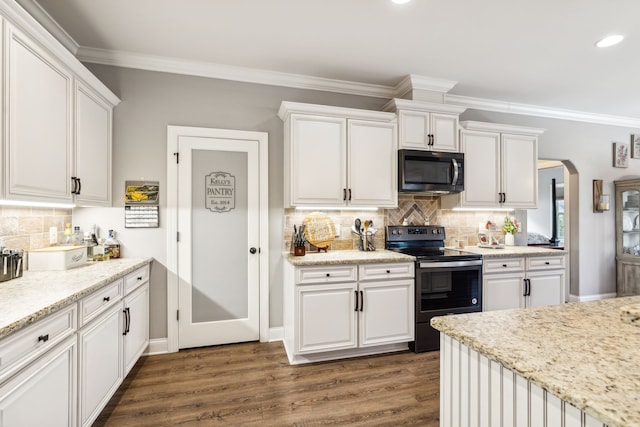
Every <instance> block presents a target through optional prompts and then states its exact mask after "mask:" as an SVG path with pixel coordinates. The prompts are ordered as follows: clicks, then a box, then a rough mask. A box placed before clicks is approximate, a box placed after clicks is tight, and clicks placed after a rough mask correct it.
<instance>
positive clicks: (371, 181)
mask: <svg viewBox="0 0 640 427" xmlns="http://www.w3.org/2000/svg"><path fill="white" fill-rule="evenodd" d="M279 116H280V118H281V119H282V120H283V121H284V122H285V132H284V136H285V148H284V157H285V158H284V166H285V168H284V182H285V205H286V206H326V207H342V206H360V207H395V206H397V203H398V200H397V155H398V154H397V138H396V133H397V129H396V121H395V114H392V113H383V112H376V111H366V110H356V109H350V108H339V107H327V106H321V105H310V104H298V103H292V102H283V103H282V105H281V107H280V112H279Z"/></svg>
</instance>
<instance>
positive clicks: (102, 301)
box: [79, 279, 122, 327]
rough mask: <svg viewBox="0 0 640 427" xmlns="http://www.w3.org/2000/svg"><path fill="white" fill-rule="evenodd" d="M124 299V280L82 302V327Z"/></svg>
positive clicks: (80, 304)
mask: <svg viewBox="0 0 640 427" xmlns="http://www.w3.org/2000/svg"><path fill="white" fill-rule="evenodd" d="M121 299H122V279H119V280H116V281H115V282H113V283H111V284H109V285H107V286H105V287H104V288H102V289H99V290H97V291H95V292H94V293H92V294H91V295H89V296H87V297H84V298H83V299H81V300H80V303H79V310H80V322H79V323H80V327H82V326H83V325H86V324H87V323H88V322H90V321H91V320H92V319H94V318H95V317H96V316H99V315H100V313H102V312H104V311H105V310H106V309H108V308H109V307H111V306H112V305H114V304H117V303H118V302H119V301H120V300H121Z"/></svg>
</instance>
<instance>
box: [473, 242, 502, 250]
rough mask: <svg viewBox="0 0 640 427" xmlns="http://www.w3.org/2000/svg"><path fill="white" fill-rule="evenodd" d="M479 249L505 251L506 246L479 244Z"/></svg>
mask: <svg viewBox="0 0 640 427" xmlns="http://www.w3.org/2000/svg"><path fill="white" fill-rule="evenodd" d="M478 247H479V248H487V249H504V245H483V244H482V243H480V244H478Z"/></svg>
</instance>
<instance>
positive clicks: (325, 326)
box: [285, 263, 414, 363]
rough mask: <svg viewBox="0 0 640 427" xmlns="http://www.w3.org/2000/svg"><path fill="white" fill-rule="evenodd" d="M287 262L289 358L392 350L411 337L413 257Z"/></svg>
mask: <svg viewBox="0 0 640 427" xmlns="http://www.w3.org/2000/svg"><path fill="white" fill-rule="evenodd" d="M288 267H289V269H288V274H287V279H286V280H285V282H286V284H285V293H287V294H288V295H285V348H286V350H287V355H288V356H289V361H290V362H291V363H305V362H312V361H318V360H330V359H337V358H343V357H350V356H358V355H363V354H374V353H378V352H384V351H391V348H392V347H389V346H393V345H397V344H405V345H406V343H407V342H409V341H412V340H413V337H414V295H413V294H414V280H413V277H414V268H413V263H383V264H367V265H360V266H358V265H337V266H332V265H321V266H309V267H307V266H303V267H294V266H291V265H289V266H288ZM385 346H386V347H385ZM394 348H395V349H396V350H397V349H398V348H396V347H394Z"/></svg>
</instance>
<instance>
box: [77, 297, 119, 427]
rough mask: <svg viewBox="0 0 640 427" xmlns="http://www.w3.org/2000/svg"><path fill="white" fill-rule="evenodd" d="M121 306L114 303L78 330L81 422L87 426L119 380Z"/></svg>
mask: <svg viewBox="0 0 640 427" xmlns="http://www.w3.org/2000/svg"><path fill="white" fill-rule="evenodd" d="M122 324H123V322H122V307H121V305H114V306H112V307H111V308H110V309H109V310H107V311H106V312H105V313H103V314H102V315H101V316H100V317H98V318H97V319H95V320H93V321H92V322H91V323H90V324H89V325H87V326H86V327H84V328H82V329H81V330H80V331H79V333H78V343H79V346H78V347H79V350H80V355H79V361H80V363H79V368H80V372H79V378H80V382H79V384H80V389H79V393H80V408H79V409H80V410H79V413H80V418H79V420H80V425H82V426H90V425H91V424H92V423H93V422H94V421H95V419H96V418H97V417H98V415H100V411H102V408H103V407H104V406H105V405H106V404H107V402H108V401H109V399H110V398H111V396H112V395H113V393H115V391H116V390H117V389H118V387H119V386H120V383H121V382H122V373H123V369H122V357H121V354H122V337H123V335H122V326H121V325H122Z"/></svg>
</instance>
